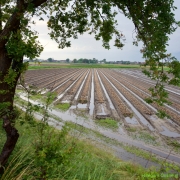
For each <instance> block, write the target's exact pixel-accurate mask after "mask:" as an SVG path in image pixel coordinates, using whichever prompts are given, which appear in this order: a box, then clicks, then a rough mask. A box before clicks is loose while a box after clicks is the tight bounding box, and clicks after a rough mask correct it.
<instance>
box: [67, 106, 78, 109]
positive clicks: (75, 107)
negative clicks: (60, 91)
mask: <svg viewBox="0 0 180 180" xmlns="http://www.w3.org/2000/svg"><path fill="white" fill-rule="evenodd" d="M69 109H77V106H75V105H72V106H71V107H70V108H69Z"/></svg>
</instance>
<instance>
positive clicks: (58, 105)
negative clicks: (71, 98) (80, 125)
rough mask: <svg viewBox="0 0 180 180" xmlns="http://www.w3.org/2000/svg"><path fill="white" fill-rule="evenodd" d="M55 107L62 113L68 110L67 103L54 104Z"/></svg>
mask: <svg viewBox="0 0 180 180" xmlns="http://www.w3.org/2000/svg"><path fill="white" fill-rule="evenodd" d="M55 107H56V108H58V109H60V110H62V111H67V110H68V109H69V108H70V104H69V103H60V104H56V105H55Z"/></svg>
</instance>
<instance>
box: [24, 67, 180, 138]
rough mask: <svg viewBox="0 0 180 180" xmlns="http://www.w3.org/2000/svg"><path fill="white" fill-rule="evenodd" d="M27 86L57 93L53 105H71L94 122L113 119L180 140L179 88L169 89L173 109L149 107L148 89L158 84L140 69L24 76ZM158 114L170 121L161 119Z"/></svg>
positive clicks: (46, 72) (51, 71)
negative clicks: (160, 113)
mask: <svg viewBox="0 0 180 180" xmlns="http://www.w3.org/2000/svg"><path fill="white" fill-rule="evenodd" d="M25 82H26V84H27V85H31V86H32V87H34V88H36V89H38V91H40V93H41V94H42V96H43V95H45V93H46V92H48V91H50V92H55V93H56V95H57V96H56V98H55V99H54V104H59V103H60V104H62V103H69V105H70V106H72V107H74V108H75V109H80V110H84V111H85V112H86V113H87V114H88V113H89V114H90V116H91V117H92V118H93V119H105V118H111V119H115V120H116V121H118V122H121V123H123V124H124V125H125V126H126V127H136V128H138V129H144V128H146V129H148V130H149V131H154V132H156V133H158V134H160V135H164V136H168V137H173V138H178V139H179V137H180V133H179V132H180V103H179V102H180V88H178V87H173V86H166V90H167V91H168V93H169V99H170V101H171V102H172V104H171V105H165V106H164V107H161V106H158V105H157V104H147V103H146V102H145V101H144V99H145V98H147V97H149V96H150V93H149V91H148V89H149V88H150V87H152V86H154V85H155V82H154V81H152V80H150V79H148V78H147V77H146V76H144V75H143V74H142V73H141V71H140V70H138V69H123V70H118V69H87V68H86V69H84V68H82V69H76V68H74V69H73V68H70V69H47V70H32V71H27V72H26V74H25ZM157 110H164V111H166V113H167V114H168V115H169V117H170V118H164V119H160V118H158V117H157V115H156V113H157Z"/></svg>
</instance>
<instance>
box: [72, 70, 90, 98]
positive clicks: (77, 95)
mask: <svg viewBox="0 0 180 180" xmlns="http://www.w3.org/2000/svg"><path fill="white" fill-rule="evenodd" d="M89 73H90V71H88V73H87V74H86V76H85V78H84V80H83V82H82V84H81V86H80V88H79V90H78V92H77V94H76V96H75V98H74V99H75V101H76V100H77V99H78V97H79V94H80V92H81V89H82V87H83V85H84V83H85V81H86V78H87V76H88V74H89Z"/></svg>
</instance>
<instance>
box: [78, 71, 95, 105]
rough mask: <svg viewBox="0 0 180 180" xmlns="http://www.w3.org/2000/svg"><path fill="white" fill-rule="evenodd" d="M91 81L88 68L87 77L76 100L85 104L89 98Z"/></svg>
mask: <svg viewBox="0 0 180 180" xmlns="http://www.w3.org/2000/svg"><path fill="white" fill-rule="evenodd" d="M91 81H92V70H90V72H89V74H88V77H87V78H86V81H85V83H84V85H83V87H82V89H81V92H80V94H79V97H78V102H79V103H82V104H86V103H88V101H89V98H90V91H91V89H90V88H91Z"/></svg>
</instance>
